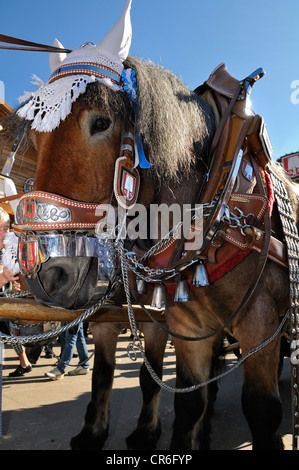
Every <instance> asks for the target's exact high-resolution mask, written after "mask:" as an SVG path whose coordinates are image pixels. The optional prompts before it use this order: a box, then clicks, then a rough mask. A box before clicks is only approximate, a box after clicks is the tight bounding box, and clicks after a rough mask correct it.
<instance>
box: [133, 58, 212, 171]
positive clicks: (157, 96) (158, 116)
mask: <svg viewBox="0 0 299 470" xmlns="http://www.w3.org/2000/svg"><path fill="white" fill-rule="evenodd" d="M125 66H126V67H131V68H132V69H134V70H135V72H136V77H137V90H138V91H137V95H138V99H137V129H138V131H139V132H140V134H141V135H142V139H143V144H144V150H145V153H146V156H147V158H148V160H149V161H150V162H151V163H152V164H153V170H154V172H155V174H156V175H157V176H158V177H163V178H164V177H170V178H174V177H176V176H177V175H178V174H181V173H182V172H185V171H186V172H189V171H190V169H191V168H194V164H195V161H196V158H202V159H205V153H207V151H208V148H209V143H210V139H211V137H212V135H213V133H214V115H213V112H212V110H211V108H210V107H209V106H208V105H207V103H206V102H205V101H204V100H203V99H201V97H199V96H198V95H197V94H195V93H194V92H192V91H190V89H189V88H188V87H187V86H185V85H184V84H183V82H182V81H181V80H180V79H179V78H178V77H176V76H175V75H174V74H172V73H171V72H169V71H167V70H165V69H163V68H162V67H161V66H159V65H156V64H153V63H152V62H149V61H147V62H146V61H141V60H139V59H136V58H133V57H132V56H129V58H128V59H127V61H126V62H125Z"/></svg>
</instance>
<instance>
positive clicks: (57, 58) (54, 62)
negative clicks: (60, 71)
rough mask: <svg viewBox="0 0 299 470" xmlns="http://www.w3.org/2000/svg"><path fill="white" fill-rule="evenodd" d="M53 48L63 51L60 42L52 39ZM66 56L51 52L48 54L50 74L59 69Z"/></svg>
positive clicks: (61, 53)
mask: <svg viewBox="0 0 299 470" xmlns="http://www.w3.org/2000/svg"><path fill="white" fill-rule="evenodd" d="M53 46H55V47H60V48H61V49H64V47H63V45H62V44H61V42H59V41H58V39H54V41H53ZM66 56H67V54H66V53H65V52H51V53H50V57H49V64H50V70H51V73H53V72H54V71H55V70H56V69H57V68H58V67H59V65H60V64H61V62H62V61H63V60H64V59H65V58H66Z"/></svg>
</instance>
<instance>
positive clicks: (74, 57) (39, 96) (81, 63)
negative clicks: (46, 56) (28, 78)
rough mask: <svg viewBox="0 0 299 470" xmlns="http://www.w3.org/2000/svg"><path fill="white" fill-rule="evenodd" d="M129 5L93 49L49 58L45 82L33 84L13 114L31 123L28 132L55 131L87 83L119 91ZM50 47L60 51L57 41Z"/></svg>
mask: <svg viewBox="0 0 299 470" xmlns="http://www.w3.org/2000/svg"><path fill="white" fill-rule="evenodd" d="M131 3H132V0H127V1H126V4H125V7H124V10H123V12H122V15H121V17H120V18H119V20H118V21H117V23H116V24H115V25H114V26H113V28H112V29H111V30H110V32H109V33H108V34H107V35H106V36H105V37H104V39H102V41H101V42H100V43H99V44H98V45H97V46H95V45H93V44H90V43H87V44H85V45H83V46H82V47H81V48H80V49H76V50H74V51H72V52H71V53H70V54H68V55H67V54H65V53H53V52H52V53H51V54H50V69H51V75H50V78H49V80H48V82H47V83H46V84H43V82H42V81H41V80H39V81H37V82H35V83H36V84H38V85H40V88H39V89H38V90H36V91H35V92H28V93H26V94H25V95H24V96H22V97H21V98H20V99H19V100H20V102H24V101H27V103H25V104H24V105H23V106H22V107H21V108H20V109H19V110H18V111H17V113H18V115H19V116H20V117H21V118H24V119H26V120H29V121H32V129H35V130H37V131H39V132H51V131H52V130H54V129H55V128H56V127H58V126H59V124H60V122H61V121H63V120H65V119H66V117H67V116H68V115H69V114H70V112H71V108H72V104H73V103H74V102H75V101H76V100H77V98H78V97H79V95H81V94H83V93H85V90H86V86H87V85H88V83H91V82H94V81H96V80H98V81H101V82H103V83H104V84H105V85H107V86H109V87H112V88H113V89H115V90H121V91H123V83H122V73H123V71H124V66H123V62H124V60H125V59H126V58H127V56H128V54H129V50H130V46H131V40H132V26H131V18H130V10H131ZM53 45H55V46H57V47H61V48H63V46H62V44H61V43H60V42H59V41H58V40H57V39H55V41H54V43H53ZM36 78H37V77H36ZM37 80H38V79H37Z"/></svg>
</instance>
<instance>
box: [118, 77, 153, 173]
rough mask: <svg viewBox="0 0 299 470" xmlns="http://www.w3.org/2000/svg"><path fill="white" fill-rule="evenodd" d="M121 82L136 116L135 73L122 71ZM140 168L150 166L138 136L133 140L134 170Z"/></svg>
mask: <svg viewBox="0 0 299 470" xmlns="http://www.w3.org/2000/svg"><path fill="white" fill-rule="evenodd" d="M121 79H122V82H123V88H124V90H125V91H126V92H127V93H128V96H129V98H130V99H131V100H132V106H133V109H134V112H135V115H136V108H137V84H136V73H135V70H133V69H124V70H123V72H122V75H121ZM138 165H139V166H140V168H150V167H151V166H152V164H151V163H149V162H148V161H147V159H146V156H145V155H144V151H143V146H142V139H141V135H140V134H138V136H137V138H135V163H134V168H136V167H137V166H138Z"/></svg>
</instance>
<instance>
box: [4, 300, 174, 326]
mask: <svg viewBox="0 0 299 470" xmlns="http://www.w3.org/2000/svg"><path fill="white" fill-rule="evenodd" d="M133 308H134V315H135V320H136V321H137V322H148V321H152V320H151V319H150V318H149V316H148V315H147V314H146V313H145V312H144V311H143V310H142V309H141V308H140V307H139V306H135V305H134V306H133ZM147 309H148V310H149V311H150V313H151V315H152V316H153V317H154V318H155V319H156V320H158V321H162V322H164V321H165V318H164V315H163V313H164V312H163V310H157V309H153V308H151V307H148V306H147ZM84 312H85V310H75V311H74V310H64V309H61V308H50V307H46V306H44V305H41V304H39V303H38V302H36V300H34V299H13V298H0V320H2V321H6V320H12V321H16V320H28V321H37V322H42V321H67V322H70V321H73V320H75V319H76V318H78V317H79V316H80V315H81V314H82V313H84ZM88 321H96V322H128V321H129V320H128V311H127V306H126V305H123V306H120V307H119V306H115V305H105V306H103V307H101V308H100V309H99V310H98V311H97V312H96V313H95V314H93V315H92V316H90V317H88Z"/></svg>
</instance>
